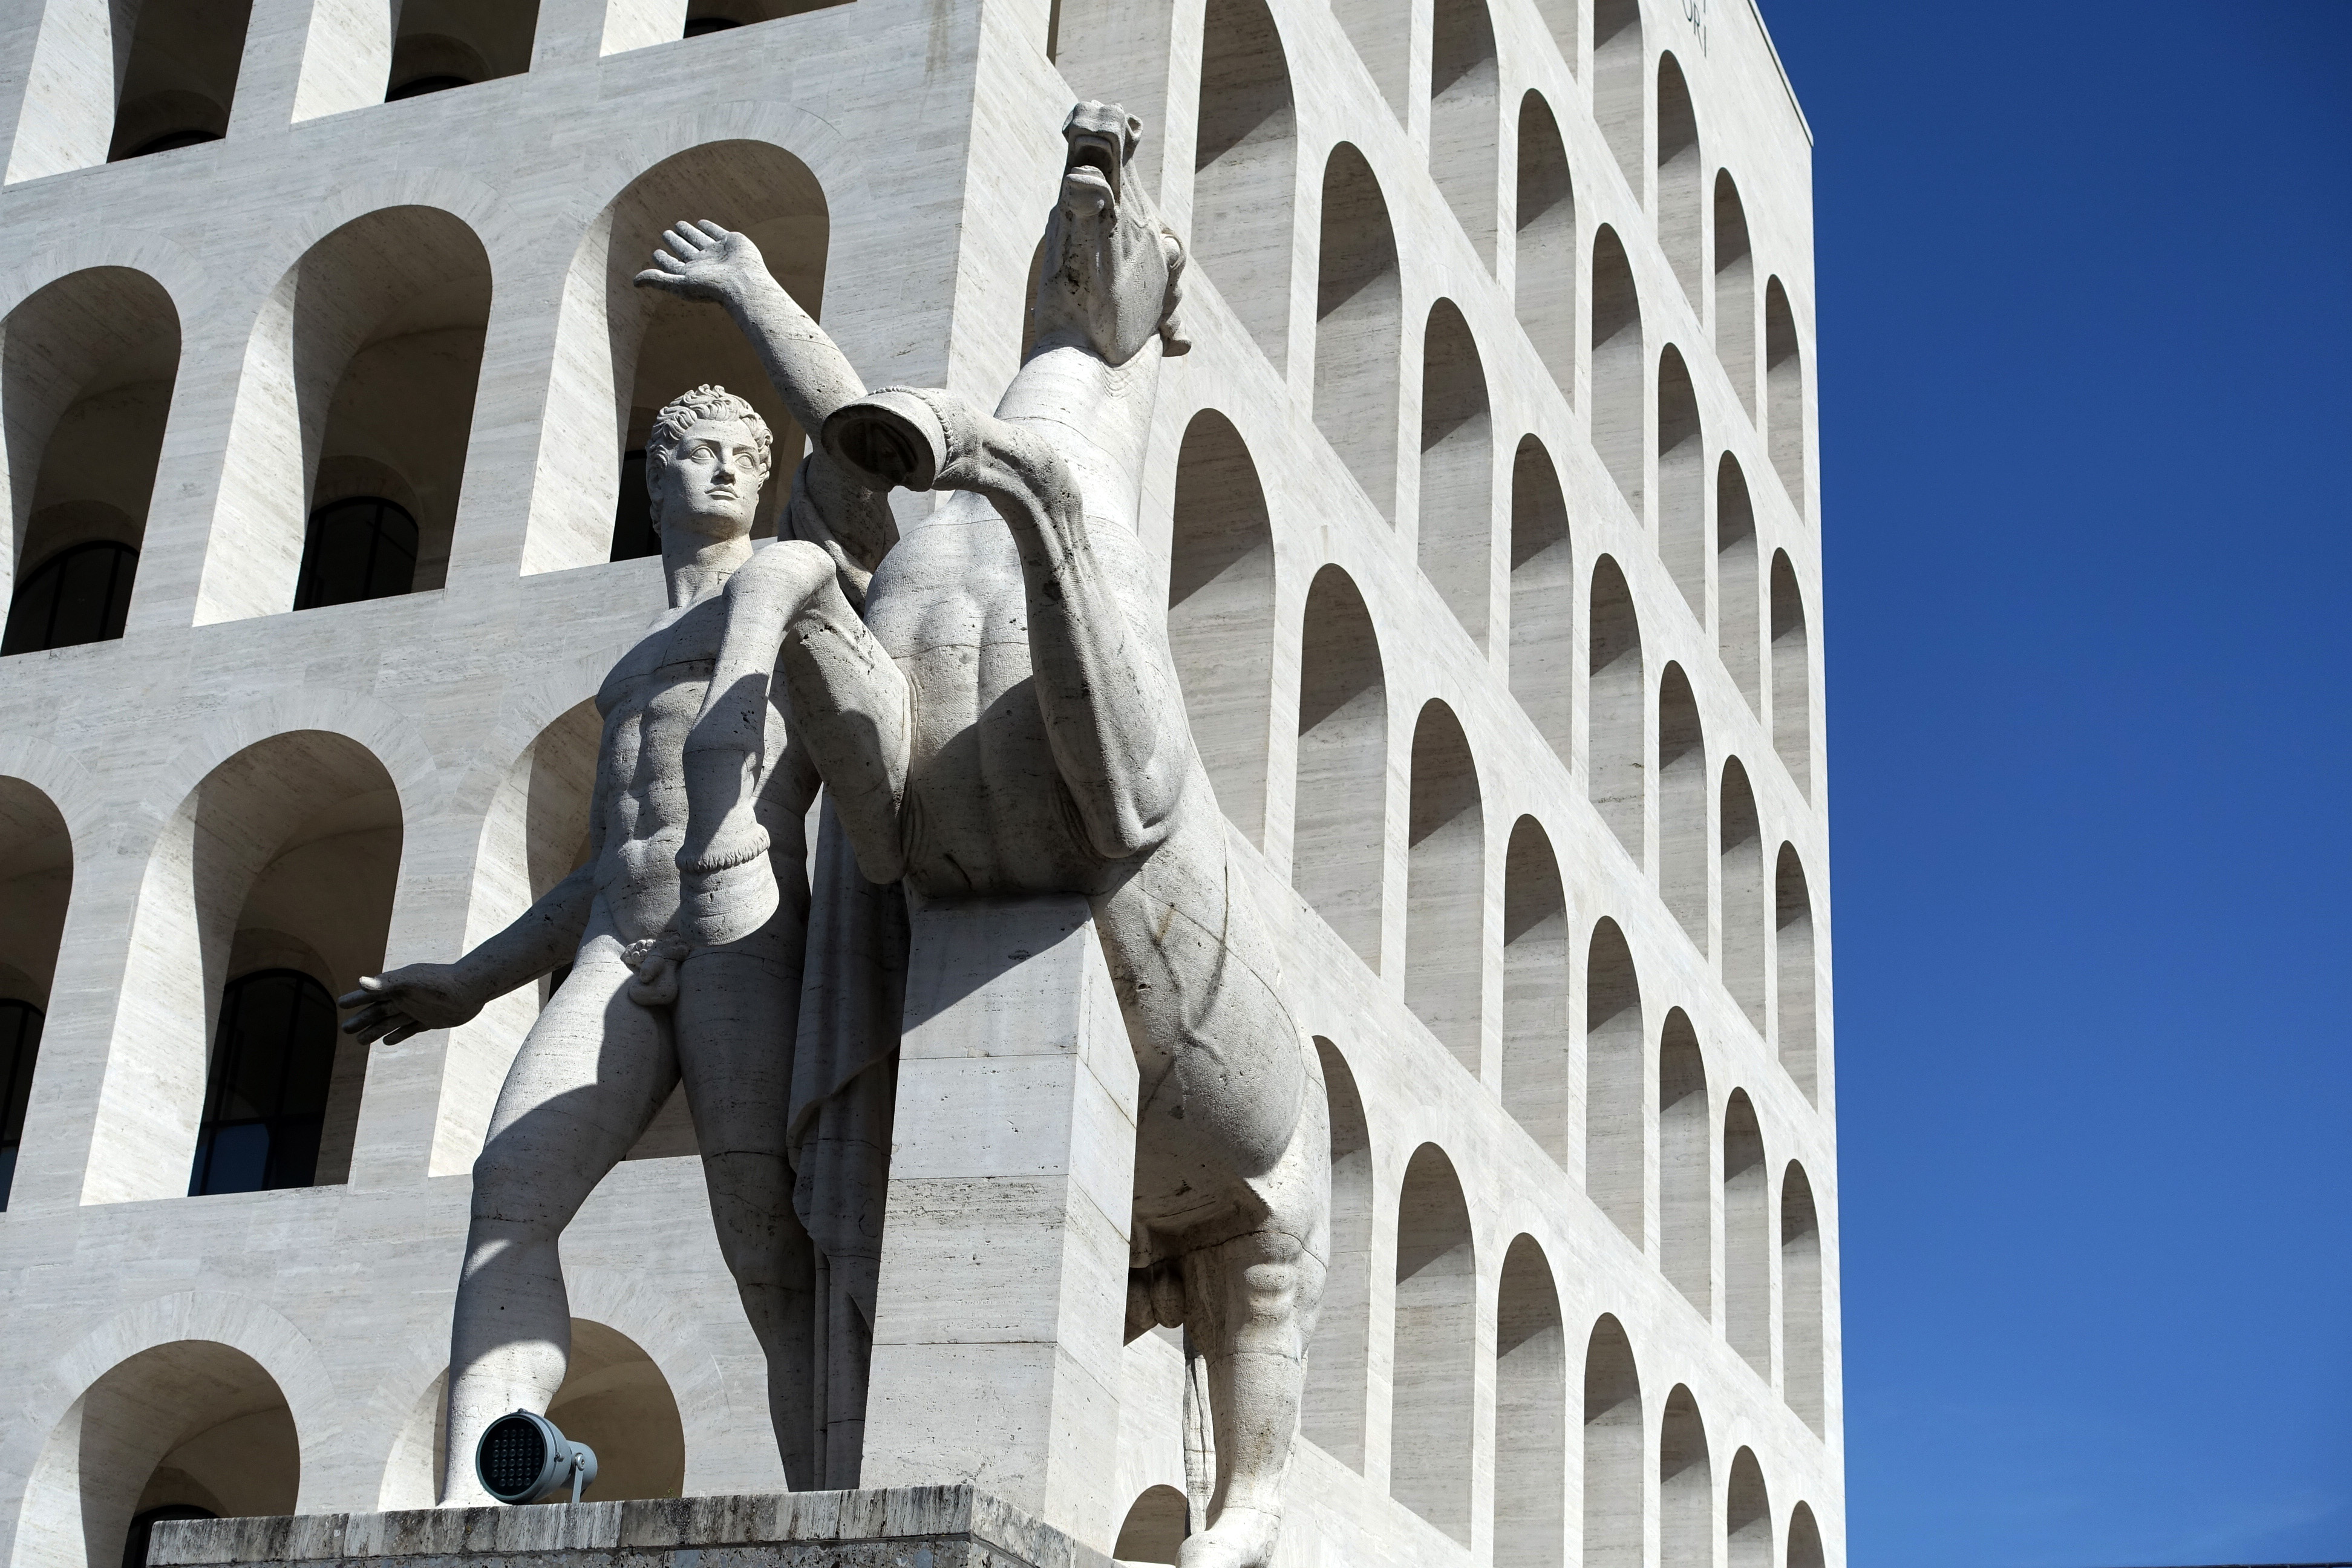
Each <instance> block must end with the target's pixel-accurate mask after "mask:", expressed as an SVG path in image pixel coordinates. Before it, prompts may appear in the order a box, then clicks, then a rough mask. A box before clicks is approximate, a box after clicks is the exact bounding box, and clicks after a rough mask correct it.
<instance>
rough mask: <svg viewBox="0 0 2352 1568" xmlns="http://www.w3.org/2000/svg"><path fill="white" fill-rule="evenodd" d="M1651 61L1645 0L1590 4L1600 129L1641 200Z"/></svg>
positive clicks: (1608, 0) (1595, 106)
mask: <svg viewBox="0 0 2352 1568" xmlns="http://www.w3.org/2000/svg"><path fill="white" fill-rule="evenodd" d="M1648 64H1649V61H1648V58H1647V55H1646V53H1645V51H1644V49H1643V45H1642V0H1595V3H1594V5H1593V7H1592V113H1593V116H1594V118H1596V119H1597V120H1599V121H1601V136H1602V137H1603V138H1604V139H1605V140H1606V141H1607V142H1608V143H1609V151H1610V153H1611V154H1612V156H1614V157H1615V158H1616V160H1617V167H1618V168H1619V169H1620V170H1622V172H1623V173H1624V175H1625V183H1626V184H1628V185H1631V186H1632V187H1633V199H1634V200H1635V201H1637V202H1638V201H1641V200H1643V199H1644V198H1643V192H1642V173H1643V170H1642V146H1643V142H1644V141H1645V140H1646V138H1645V136H1644V132H1645V130H1646V127H1645V126H1644V124H1643V121H1644V119H1645V118H1646V115H1645V112H1644V110H1643V104H1642V88H1643V82H1644V79H1645V78H1646V77H1647V75H1648V70H1647V67H1648Z"/></svg>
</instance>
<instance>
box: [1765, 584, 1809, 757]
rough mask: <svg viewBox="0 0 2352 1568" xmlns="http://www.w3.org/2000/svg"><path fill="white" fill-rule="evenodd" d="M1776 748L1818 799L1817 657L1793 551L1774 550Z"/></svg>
mask: <svg viewBox="0 0 2352 1568" xmlns="http://www.w3.org/2000/svg"><path fill="white" fill-rule="evenodd" d="M1772 749H1773V750H1774V751H1776V752H1780V761H1781V763H1782V764H1783V765H1785V766H1786V767H1787V768H1788V770H1789V776H1790V778H1792V779H1794V780H1796V781H1797V788H1798V790H1799V791H1801V793H1802V794H1803V795H1804V796H1805V798H1806V799H1808V800H1811V798H1812V795H1813V655H1812V646H1811V639H1810V637H1809V636H1808V634H1807V632H1806V629H1805V595H1804V591H1803V590H1802V589H1801V588H1799V587H1798V586H1797V569H1796V568H1795V567H1794V566H1792V565H1790V563H1789V552H1787V551H1785V550H1776V551H1774V552H1772Z"/></svg>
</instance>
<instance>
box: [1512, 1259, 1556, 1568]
mask: <svg viewBox="0 0 2352 1568" xmlns="http://www.w3.org/2000/svg"><path fill="white" fill-rule="evenodd" d="M1567 1497H1568V1343H1567V1339H1566V1336H1565V1335H1564V1334H1563V1333H1562V1332H1561V1330H1560V1321H1559V1291H1558V1290H1557V1289H1554V1288H1553V1285H1552V1278H1551V1266H1550V1264H1549V1262H1547V1261H1546V1260H1545V1258H1544V1255H1543V1248H1542V1247H1538V1246H1537V1245H1536V1240H1535V1237H1531V1236H1522V1237H1517V1239H1516V1240H1514V1241H1513V1242H1512V1243H1511V1249H1510V1251H1509V1252H1507V1253H1506V1254H1505V1255H1504V1257H1503V1282H1502V1287H1501V1289H1500V1292H1499V1293H1498V1295H1497V1297H1496V1303H1495V1500H1494V1506H1495V1564H1496V1568H1563V1564H1564V1563H1566V1562H1567V1539H1568V1516H1567V1507H1566V1502H1567Z"/></svg>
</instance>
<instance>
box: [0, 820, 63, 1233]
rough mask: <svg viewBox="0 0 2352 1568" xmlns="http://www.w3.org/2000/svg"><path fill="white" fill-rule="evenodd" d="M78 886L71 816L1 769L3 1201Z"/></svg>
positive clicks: (0, 1110)
mask: <svg viewBox="0 0 2352 1568" xmlns="http://www.w3.org/2000/svg"><path fill="white" fill-rule="evenodd" d="M72 893H73V837H72V835H71V834H69V833H68V832H67V830H66V822H65V818H64V817H63V816H61V815H59V813H58V808H57V805H55V803H53V802H52V801H51V800H50V799H49V797H48V796H47V795H44V794H42V793H41V792H40V791H39V790H38V789H36V788H35V787H34V786H33V785H31V784H26V782H25V781H24V780H22V779H14V778H6V777H0V1209H5V1208H6V1207H7V1206H8V1194H9V1190H10V1188H11V1187H12V1186H13V1185H14V1184H15V1181H16V1156H17V1153H18V1152H19V1150H20V1149H21V1148H22V1146H23V1144H24V1140H25V1111H26V1106H27V1104H28V1103H29V1102H30V1100H31V1099H32V1093H33V1068H34V1064H35V1063H36V1061H37V1059H38V1058H39V1056H40V1050H41V1026H42V1024H43V1022H44V1021H45V1017H46V1015H47V1010H48V1005H49V987H50V985H51V984H52V983H53V982H54V981H55V979H56V977H57V967H58V939H59V938H60V937H61V936H63V935H64V932H65V923H66V904H67V900H68V899H69V898H70V897H71V896H72Z"/></svg>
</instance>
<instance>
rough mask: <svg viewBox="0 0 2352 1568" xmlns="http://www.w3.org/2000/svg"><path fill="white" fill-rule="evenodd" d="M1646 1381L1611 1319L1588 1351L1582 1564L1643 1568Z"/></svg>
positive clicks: (1597, 1326) (1598, 1326) (1600, 1325)
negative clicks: (1643, 1453)
mask: <svg viewBox="0 0 2352 1568" xmlns="http://www.w3.org/2000/svg"><path fill="white" fill-rule="evenodd" d="M1642 1478H1643V1464H1642V1379H1641V1376H1640V1374H1639V1373H1637V1372H1636V1371H1635V1370H1634V1366H1633V1346H1632V1345H1631V1344H1630V1343H1628V1342H1627V1341H1626V1338H1625V1329H1624V1325H1622V1324H1621V1323H1620V1322H1618V1321H1617V1320H1616V1319H1615V1318H1613V1317H1610V1316H1607V1315H1605V1314H1604V1315H1603V1316H1602V1317H1601V1321H1599V1322H1596V1323H1594V1324H1593V1325H1592V1337H1591V1340H1590V1341H1588V1342H1586V1344H1585V1347H1584V1562H1583V1564H1582V1568H1642V1559H1643V1551H1642V1535H1643V1530H1642V1514H1643V1500H1642Z"/></svg>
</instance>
